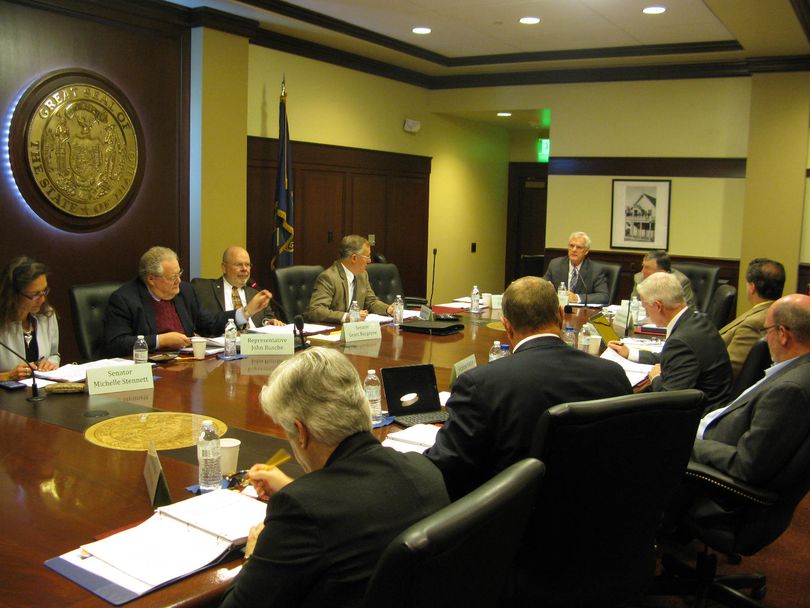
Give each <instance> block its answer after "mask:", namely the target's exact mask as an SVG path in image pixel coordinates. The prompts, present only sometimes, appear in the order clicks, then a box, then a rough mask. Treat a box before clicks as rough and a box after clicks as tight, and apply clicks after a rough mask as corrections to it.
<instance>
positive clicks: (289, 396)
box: [260, 346, 371, 446]
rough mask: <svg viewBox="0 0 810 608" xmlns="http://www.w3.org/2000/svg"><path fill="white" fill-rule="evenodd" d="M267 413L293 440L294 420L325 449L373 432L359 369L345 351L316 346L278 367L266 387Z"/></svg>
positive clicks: (294, 435)
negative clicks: (307, 430)
mask: <svg viewBox="0 0 810 608" xmlns="http://www.w3.org/2000/svg"><path fill="white" fill-rule="evenodd" d="M260 401H261V404H262V409H263V410H264V412H265V413H266V414H267V415H268V416H270V417H271V418H273V420H275V421H276V423H277V424H278V425H279V426H281V428H283V429H284V430H285V431H286V432H287V435H288V436H289V437H292V438H294V437H296V436H297V434H298V433H297V431H296V429H295V420H300V421H301V422H302V423H303V424H304V425H305V426H306V427H307V429H309V432H310V433H311V434H312V438H313V439H314V440H315V441H318V442H319V443H323V444H325V445H331V446H334V445H338V444H339V443H340V442H341V441H343V440H344V439H346V437H349V436H350V435H354V434H355V433H359V432H362V431H370V430H371V409H370V408H369V405H368V399H366V394H365V391H363V385H362V384H361V383H360V377H359V376H358V374H357V370H355V369H354V366H353V365H352V364H351V363H349V360H348V359H347V358H346V356H345V355H343V354H342V353H341V352H340V351H337V350H334V349H332V348H323V347H320V346H316V347H314V348H310V349H307V350H305V351H303V352H301V353H299V354H297V355H295V356H294V357H292V358H291V359H287V360H286V361H284V362H283V363H282V364H281V365H279V366H278V367H277V368H276V369H275V370H273V373H272V374H270V378H269V379H268V380H267V384H266V385H265V386H264V388H262V392H261V396H260Z"/></svg>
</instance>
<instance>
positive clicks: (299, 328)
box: [295, 315, 308, 348]
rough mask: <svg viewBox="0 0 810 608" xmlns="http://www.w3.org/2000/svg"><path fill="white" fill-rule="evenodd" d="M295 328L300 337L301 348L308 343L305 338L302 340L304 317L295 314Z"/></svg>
mask: <svg viewBox="0 0 810 608" xmlns="http://www.w3.org/2000/svg"><path fill="white" fill-rule="evenodd" d="M295 330H296V331H297V332H298V336H299V337H300V338H301V348H306V347H307V346H308V345H307V343H306V340H304V317H302V316H301V315H295Z"/></svg>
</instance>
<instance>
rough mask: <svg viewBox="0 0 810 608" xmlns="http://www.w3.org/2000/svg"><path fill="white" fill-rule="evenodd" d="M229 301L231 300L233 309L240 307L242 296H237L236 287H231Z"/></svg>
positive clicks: (237, 289) (237, 290)
mask: <svg viewBox="0 0 810 608" xmlns="http://www.w3.org/2000/svg"><path fill="white" fill-rule="evenodd" d="M231 302H233V309H234V310H239V309H240V308H242V298H240V297H239V288H238V287H231Z"/></svg>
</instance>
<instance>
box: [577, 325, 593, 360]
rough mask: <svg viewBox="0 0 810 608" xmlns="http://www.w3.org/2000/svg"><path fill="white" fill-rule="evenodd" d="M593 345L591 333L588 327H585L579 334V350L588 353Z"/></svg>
mask: <svg viewBox="0 0 810 608" xmlns="http://www.w3.org/2000/svg"><path fill="white" fill-rule="evenodd" d="M590 343H591V332H590V331H588V328H587V326H585V325H583V326H582V327H581V328H580V330H579V333H578V334H577V348H578V349H579V350H582V351H585V352H586V353H587V352H588V348H589V346H590Z"/></svg>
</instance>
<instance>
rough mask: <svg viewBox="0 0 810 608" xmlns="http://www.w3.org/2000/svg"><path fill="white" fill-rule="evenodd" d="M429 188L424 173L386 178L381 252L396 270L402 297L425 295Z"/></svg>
mask: <svg viewBox="0 0 810 608" xmlns="http://www.w3.org/2000/svg"><path fill="white" fill-rule="evenodd" d="M429 190H430V181H429V179H428V178H427V177H425V176H421V177H419V176H398V175H395V176H391V177H389V178H388V196H387V199H388V218H387V219H388V225H387V227H386V232H385V234H386V236H385V240H386V251H385V254H386V256H387V258H388V261H389V262H391V263H394V264H396V265H397V268H398V269H399V274H400V277H401V278H402V287H403V289H404V290H405V293H404V294H402V295H403V296H405V295H408V296H413V297H426V294H425V292H426V290H427V286H426V278H425V277H426V268H427V255H428V242H427V235H428V208H429V203H428V194H429Z"/></svg>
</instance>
